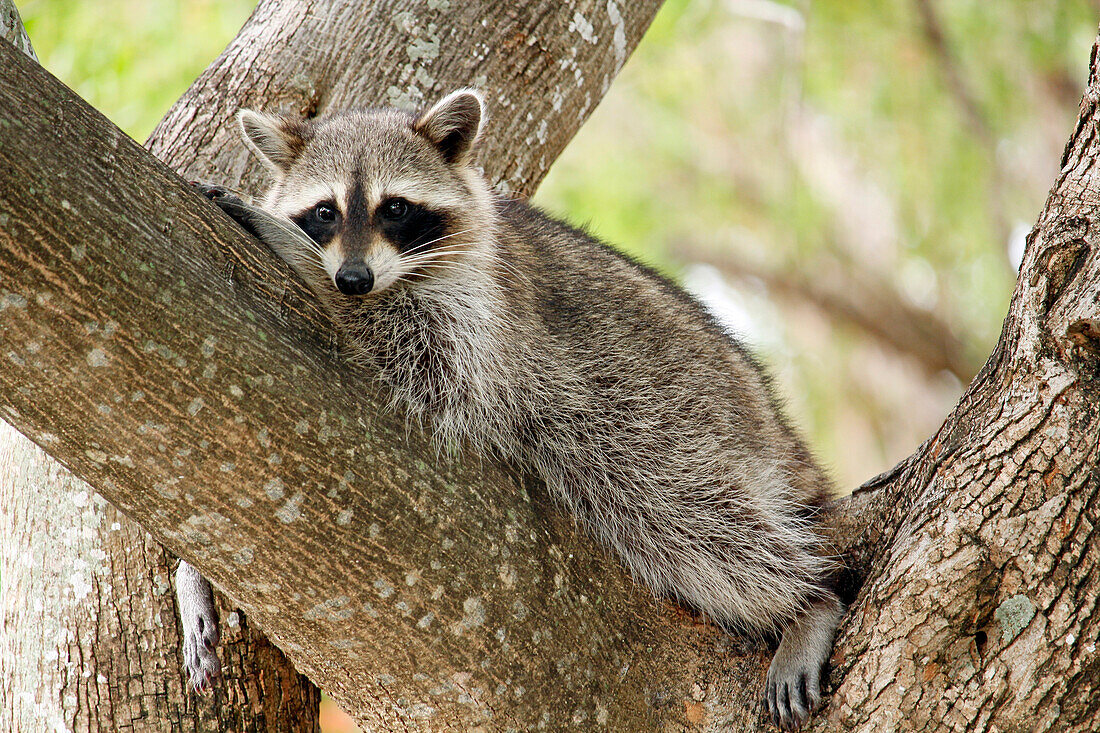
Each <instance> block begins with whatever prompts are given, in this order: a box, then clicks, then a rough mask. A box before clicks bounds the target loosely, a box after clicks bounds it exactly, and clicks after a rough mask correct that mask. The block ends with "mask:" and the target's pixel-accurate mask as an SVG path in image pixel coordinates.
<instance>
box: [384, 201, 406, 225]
mask: <svg viewBox="0 0 1100 733" xmlns="http://www.w3.org/2000/svg"><path fill="white" fill-rule="evenodd" d="M408 213H409V205H408V204H407V203H405V200H404V199H390V200H389V201H385V202H383V203H382V218H384V219H391V220H392V219H404V218H405V214H408Z"/></svg>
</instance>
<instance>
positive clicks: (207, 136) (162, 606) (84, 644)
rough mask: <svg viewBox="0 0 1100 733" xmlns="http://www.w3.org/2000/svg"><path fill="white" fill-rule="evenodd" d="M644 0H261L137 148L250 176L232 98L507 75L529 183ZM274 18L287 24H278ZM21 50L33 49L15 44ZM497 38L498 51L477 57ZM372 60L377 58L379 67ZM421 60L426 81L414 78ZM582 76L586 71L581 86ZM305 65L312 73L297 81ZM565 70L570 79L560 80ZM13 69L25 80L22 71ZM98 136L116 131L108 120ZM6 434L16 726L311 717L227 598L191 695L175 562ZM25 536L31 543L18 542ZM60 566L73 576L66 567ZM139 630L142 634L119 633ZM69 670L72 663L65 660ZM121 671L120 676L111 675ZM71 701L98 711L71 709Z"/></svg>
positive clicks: (446, 84) (651, 6)
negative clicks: (212, 695)
mask: <svg viewBox="0 0 1100 733" xmlns="http://www.w3.org/2000/svg"><path fill="white" fill-rule="evenodd" d="M657 5H658V3H656V2H646V3H637V4H633V5H632V6H631V7H629V8H624V9H622V10H621V11H620V10H619V9H618V8H617V6H616V5H615V4H614V3H612V4H610V5H609V6H607V7H606V8H605V7H603V6H598V5H597V4H594V3H578V4H576V5H575V7H574V8H572V9H571V12H572V14H563V13H562V12H556V6H555V5H553V4H548V3H529V4H528V5H527V6H525V7H517V8H514V9H512V10H510V11H508V12H507V13H505V17H504V18H497V22H496V23H495V25H494V26H493V27H491V28H488V29H487V30H485V31H484V33H483V34H481V35H479V34H477V33H474V34H466V33H465V31H464V30H462V29H465V28H467V27H469V26H475V27H476V19H477V17H479V14H480V13H488V12H489V9H487V8H486V6H483V5H476V4H469V5H466V6H464V7H463V8H461V9H455V10H454V12H449V10H450V8H449V7H448V6H447V4H446V3H423V2H406V3H403V4H400V5H394V4H390V5H388V6H386V7H385V8H382V7H378V8H375V9H374V10H372V11H371V12H364V13H362V14H356V13H351V15H352V17H350V18H348V17H345V16H344V15H343V13H344V11H345V10H347V8H344V9H341V8H339V7H337V8H332V9H330V10H331V12H330V13H329V14H326V12H322V11H318V10H315V9H314V10H310V9H309V8H307V7H306V6H305V5H303V4H301V3H294V2H284V3H275V2H264V3H261V4H260V6H259V7H258V8H257V10H256V12H255V13H254V14H253V17H252V19H251V20H250V21H249V23H248V24H247V25H246V26H245V28H244V29H242V31H241V33H240V34H239V36H238V38H237V39H236V40H235V41H234V43H232V44H231V45H230V47H229V48H227V49H226V52H225V53H223V55H222V56H221V58H220V59H219V60H218V61H216V62H215V63H214V64H213V65H212V66H211V67H210V69H208V70H207V72H206V73H205V74H204V75H203V76H202V77H201V78H200V79H199V80H198V81H197V82H196V83H195V85H194V86H193V87H192V88H191V89H190V90H189V91H188V93H187V94H186V95H185V96H184V97H183V98H182V99H181V100H180V101H179V102H178V103H177V104H176V105H175V107H174V108H173V109H172V110H171V111H170V112H169V114H168V115H167V116H166V117H165V119H164V121H162V123H161V125H160V126H159V127H158V129H157V131H156V132H155V133H154V134H153V136H152V137H151V139H150V141H149V143H148V145H149V147H150V148H151V149H153V150H154V151H155V152H156V153H157V154H158V155H159V156H161V157H162V159H164V160H166V161H171V162H172V163H173V164H174V165H175V166H176V168H177V170H178V171H179V172H181V173H183V174H185V175H188V176H193V177H201V178H203V179H204V180H217V181H221V182H224V183H227V184H231V185H241V186H246V187H251V188H253V190H255V188H256V185H257V182H258V180H259V171H257V170H256V169H254V168H252V167H250V165H249V161H248V159H247V157H246V156H245V155H244V153H243V149H242V148H241V146H240V144H239V141H238V137H237V134H236V132H235V127H234V125H233V124H232V113H233V112H234V111H235V109H236V108H237V107H238V106H243V105H246V104H247V105H252V106H256V107H262V108H271V107H272V106H277V105H281V106H283V107H284V108H287V109H289V110H291V111H297V112H300V113H305V114H315V113H317V112H318V111H319V110H321V109H324V108H327V107H330V106H331V107H335V108H340V107H349V106H356V105H365V104H377V103H379V101H381V102H383V103H385V102H389V103H403V104H406V105H408V104H410V103H422V102H426V101H429V100H430V98H429V97H428V96H427V95H430V94H437V93H441V92H443V91H446V90H448V89H450V88H452V87H456V86H460V85H464V84H469V83H470V81H471V80H474V81H477V82H478V83H479V84H481V85H482V86H484V87H485V88H486V89H487V90H493V89H497V90H498V93H497V94H496V97H497V98H498V99H505V98H506V95H505V94H504V93H502V92H503V90H505V89H506V90H508V91H509V92H510V93H512V94H513V95H521V96H525V97H527V98H526V99H516V101H515V102H512V103H509V104H506V105H505V106H497V108H496V109H495V110H494V122H495V124H497V125H499V126H500V127H501V129H504V130H507V131H508V134H503V133H502V134H500V135H498V136H497V138H496V141H495V144H496V145H498V146H499V150H498V152H497V154H496V155H495V162H494V165H493V166H491V167H490V171H491V172H493V173H494V174H495V175H497V177H498V179H499V180H500V181H501V182H502V183H503V184H505V185H508V186H510V187H511V188H512V189H514V190H516V191H518V192H530V191H532V190H533V189H534V186H535V185H537V183H538V181H539V180H541V178H542V176H543V175H545V173H546V170H547V168H548V166H549V163H550V162H551V161H552V160H553V159H554V157H556V156H557V154H558V152H560V150H561V149H562V148H563V147H564V146H565V144H566V142H568V140H569V138H570V137H571V136H572V134H573V132H575V131H576V129H577V127H578V126H579V125H580V123H581V122H582V121H583V120H584V119H585V118H586V117H587V115H588V113H590V112H591V111H592V109H593V108H594V107H595V104H596V102H598V100H599V98H600V96H601V95H602V93H603V91H605V90H606V88H607V86H608V84H609V82H610V79H611V78H612V77H613V76H614V74H615V72H617V70H618V68H619V67H620V66H621V65H622V63H623V61H624V60H625V58H626V56H627V55H628V54H629V52H630V51H631V50H632V49H633V47H634V46H635V45H636V43H637V41H638V40H639V39H640V37H641V35H642V33H643V31H644V30H645V28H646V26H647V25H648V23H649V21H650V19H651V18H652V16H653V13H654V12H655V10H656V8H657ZM4 10H5V15H4V16H3V19H4V20H5V21H7V20H8V19H9V18H11V20H12V22H11V23H8V22H5V23H4V25H3V29H4V30H5V34H4V35H5V37H7V35H8V34H7V32H6V31H7V29H8V28H11V29H12V31H13V33H14V32H15V31H17V30H21V28H20V27H19V24H18V15H17V14H16V13H15V10H14V7H13V6H8V5H7V4H6V3H5V7H4ZM9 11H10V15H8V14H7V13H8V12H9ZM586 15H587V17H588V18H590V19H591V26H590V27H588V28H587V32H588V33H590V34H591V35H590V36H589V38H588V40H586V41H585V42H584V43H581V44H579V45H576V46H573V45H572V44H571V43H570V42H568V41H567V40H566V39H567V38H568V37H569V36H568V35H567V27H568V25H569V24H570V23H576V22H577V18H580V19H581V21H582V22H584V23H588V22H589V21H588V20H586ZM456 16H457V19H456ZM287 18H297V19H298V21H297V22H296V23H294V24H287V23H285V21H286V19H287ZM379 21H382V22H379ZM436 21H438V22H436ZM334 24H339V26H340V28H341V33H340V36H339V37H338V38H337V37H336V36H334V35H332V34H331V32H330V29H331V27H333V25H334ZM482 27H486V26H482ZM395 28H396V30H397V33H396V34H395V32H394V29H395ZM460 33H461V34H463V35H462V37H461V38H460V35H459V34H460ZM596 34H599V36H597V35H596ZM23 38H25V36H24V37H23ZM318 38H326V39H328V40H329V41H330V42H331V43H335V42H336V41H337V40H339V41H340V42H341V43H345V44H348V45H353V46H355V47H356V48H358V49H359V50H358V51H357V52H354V53H353V52H348V51H347V50H346V49H344V50H342V51H341V64H340V65H339V66H338V67H337V66H334V65H333V64H332V63H331V56H330V55H325V54H321V53H318V51H319V48H318V42H317V39H318ZM601 38H602V42H601V41H600V39H601ZM13 40H17V39H15V38H13ZM478 44H485V45H484V48H483V49H482V47H481V46H480V45H478ZM272 46H274V47H282V48H285V49H287V50H286V52H285V54H284V57H283V58H284V60H283V62H282V63H281V64H277V65H272V64H270V63H269V62H267V61H266V54H267V50H268V49H269V48H270V47H272ZM21 47H22V48H24V49H25V50H27V51H28V52H29V44H23V45H21ZM475 47H476V48H475ZM497 47H500V48H502V49H503V50H505V51H506V53H500V54H491V53H489V50H490V48H497ZM472 48H473V49H475V50H476V51H477V52H478V53H481V54H482V55H483V56H484V57H487V58H482V59H481V62H480V63H478V64H477V67H476V71H477V74H478V75H477V76H473V72H474V69H473V62H472V61H470V59H468V58H467V56H468V52H469V51H470V49H472ZM330 53H335V51H332V52H330ZM303 58H307V59H309V61H308V62H303V61H302V59H303ZM380 68H385V69H388V71H387V72H384V73H380V72H379V69H380ZM13 70H14V69H13ZM414 72H415V74H414ZM426 73H431V74H435V75H437V76H438V81H436V80H434V79H433V80H428V79H426V78H425V77H424V76H423V75H424V74H426ZM582 74H583V75H584V76H586V77H587V78H586V79H585V80H584V81H583V83H577V79H578V78H579V77H580V76H581V75H582ZM310 77H312V78H313V82H312V83H308V84H307V83H305V82H304V80H305V79H307V78H310ZM414 77H415V78H414ZM566 77H568V78H569V79H570V80H571V82H572V83H571V84H569V85H568V86H566V85H565V84H564V82H563V80H564V79H565V78H566ZM12 81H13V82H14V83H16V84H17V85H19V86H20V90H21V91H25V88H23V87H22V86H21V83H22V80H19V79H17V78H15V77H13V78H12ZM230 99H233V100H234V102H233V103H230V102H229V101H228V100H230ZM554 108H558V109H565V110H568V117H567V119H566V118H563V116H562V114H555V116H556V117H558V118H559V120H558V124H556V125H554V126H553V127H549V126H547V125H546V124H539V122H538V121H537V120H542V119H547V118H548V117H549V115H550V114H551V113H552V112H554ZM7 109H9V110H14V109H16V108H15V107H8V108H7ZM535 115H537V117H536V116H535ZM108 134H109V135H111V136H112V137H115V136H117V135H118V133H117V131H115V130H113V129H112V130H111V131H110V132H109V133H108ZM535 141H537V143H538V144H537V145H536V144H532V143H534V142H535ZM521 144H522V145H523V146H524V150H523V151H522V152H521V153H518V154H517V153H516V152H515V151H514V150H513V151H512V152H511V153H506V148H507V147H508V146H511V147H518V146H519V145H521ZM31 195H34V194H33V192H32V193H31ZM6 222H7V217H5V224H6ZM77 247H78V250H79V247H80V245H77ZM260 256H261V257H264V256H265V255H263V254H261V255H260ZM283 276H285V272H284V273H283ZM123 287H125V286H123ZM320 328H324V326H320ZM108 409H109V408H108ZM5 438H6V439H5V441H4V452H3V453H2V454H0V455H2V457H3V465H4V466H6V467H7V470H8V474H9V480H8V481H5V482H3V484H2V485H0V495H2V496H3V498H4V501H3V505H4V506H5V507H6V511H5V514H4V519H5V529H6V530H10V531H6V532H5V535H4V536H5V542H6V543H7V548H6V549H7V551H6V552H5V560H6V563H5V567H4V576H3V577H4V582H5V590H6V591H8V592H6V593H5V602H4V604H3V606H4V618H5V626H6V628H10V629H12V633H11V634H10V639H11V647H10V648H9V655H6V656H8V658H10V659H13V660H14V659H19V660H20V663H19V664H14V663H13V664H11V665H5V666H6V668H7V669H9V670H10V673H9V675H7V679H6V682H5V689H6V691H9V692H11V694H10V695H9V699H11V700H12V701H13V707H12V708H11V709H9V708H8V707H7V706H5V707H4V715H6V716H11V719H12V720H13V721H18V720H22V721H23V723H24V724H25V725H27V726H28V727H36V726H37V724H38V723H40V722H41V721H43V720H49V721H50V722H51V723H52V722H55V721H68V722H69V724H70V725H73V726H78V725H80V724H81V723H82V722H83V723H84V724H86V725H88V726H95V725H96V724H97V722H98V725H99V726H100V727H120V726H122V727H130V726H134V725H142V724H144V725H146V726H148V727H166V726H169V725H171V726H179V725H183V724H185V725H187V726H192V725H193V726H195V727H203V728H204V729H212V730H213V729H222V730H240V729H253V728H268V729H285V728H287V727H291V726H294V727H297V728H301V729H312V728H314V727H315V726H316V702H317V691H316V688H314V687H313V686H312V685H311V684H310V683H309V682H308V681H307V680H305V678H303V677H299V676H298V675H297V674H296V673H295V672H294V670H293V668H292V667H290V665H289V664H288V663H286V661H285V660H283V659H282V657H281V655H280V654H279V652H278V650H276V649H274V647H271V646H270V645H267V644H266V642H265V641H264V640H263V638H262V637H261V636H259V635H258V634H256V633H255V632H254V630H253V629H252V628H251V625H250V624H248V623H247V620H248V617H247V616H242V615H241V614H238V613H235V612H232V610H233V608H234V606H233V605H232V604H228V605H226V606H225V608H224V609H223V619H225V620H226V621H228V627H227V628H226V629H225V630H226V631H227V632H228V637H227V641H229V642H230V643H229V644H228V645H226V646H225V648H224V649H223V650H222V652H221V654H222V656H223V658H229V659H230V660H231V663H230V664H228V665H227V671H228V675H229V679H227V680H226V681H225V683H224V684H225V688H226V689H227V690H228V694H227V695H226V696H224V697H220V698H219V699H218V700H217V704H216V705H215V706H213V707H211V706H198V707H195V706H194V705H193V704H191V703H190V702H189V700H188V698H187V696H186V695H185V693H184V688H183V681H182V678H181V677H180V675H179V664H180V662H179V652H178V639H177V634H178V632H177V630H176V627H175V623H174V619H175V610H174V607H173V603H172V601H171V594H169V593H166V591H167V590H168V581H169V577H170V574H171V573H170V566H171V562H172V560H171V558H170V557H169V556H167V555H166V554H165V553H164V552H163V551H162V550H160V549H159V548H158V546H157V545H156V543H155V542H154V541H153V540H152V538H150V537H149V536H148V535H146V534H145V533H144V532H142V531H141V530H139V529H138V528H137V527H136V525H133V524H132V523H131V522H130V521H129V520H128V519H126V518H125V517H124V516H122V515H120V514H118V513H117V512H116V510H115V509H114V508H113V507H112V506H110V505H109V504H107V503H106V502H105V501H103V500H102V499H100V498H99V497H98V496H94V495H93V493H92V491H91V490H90V488H88V487H87V486H86V485H85V484H83V482H81V481H79V480H78V479H76V478H75V477H72V476H71V475H69V474H68V472H67V471H65V470H64V468H62V467H61V466H60V465H58V464H57V463H56V462H54V461H52V460H51V459H49V458H48V457H47V456H46V454H44V453H42V451H41V450H40V449H38V448H36V447H34V446H33V445H32V444H30V443H29V442H27V441H26V440H25V439H23V438H22V437H21V436H19V435H18V434H17V433H14V431H9V432H8V434H6V436H5ZM74 501H75V502H76V504H75V505H74V503H73V502H74ZM54 545H61V546H64V547H66V548H67V550H68V551H69V552H68V553H67V554H66V555H65V556H64V557H55V558H54V559H53V562H51V563H45V562H34V561H31V562H29V563H28V562H24V560H26V559H30V558H31V557H42V554H41V553H42V552H44V551H45V548H46V547H50V546H54ZM29 547H34V548H37V549H36V550H34V551H33V552H27V551H26V548H29ZM135 550H142V552H140V553H138V552H135ZM73 567H76V568H78V569H80V570H81V571H82V572H80V573H73V575H72V578H70V577H69V576H68V575H64V574H65V573H68V572H70V570H72V568H73ZM58 573H62V574H63V575H64V577H62V578H60V579H59V578H58V577H57V574H58ZM73 578H76V579H77V580H78V581H79V582H78V583H77V584H75V586H74V589H68V588H66V587H65V584H64V582H63V581H68V580H72V579H73ZM112 589H114V590H113V591H112ZM92 591H94V592H92ZM123 591H125V592H123ZM39 594H43V597H44V598H46V599H47V600H46V601H45V602H43V603H40V604H37V606H36V607H35V608H33V609H30V608H26V599H27V598H31V597H38V596H39ZM43 632H48V633H43ZM54 632H56V633H54ZM6 638H8V635H6ZM137 639H141V640H142V641H143V644H142V645H140V646H139V645H137V644H134V643H131V642H133V641H136V640H137ZM55 648H56V651H55ZM74 658H75V659H78V660H79V663H77V662H76V661H74ZM74 667H75V668H78V669H79V670H80V671H81V672H82V675H74V674H71V672H72V670H73V669H74ZM133 670H140V674H137V673H136V672H134V671H133ZM120 678H130V679H129V682H128V683H127V685H126V686H125V687H123V686H122V685H121V683H120V682H119V681H118V680H119V679H120ZM120 688H121V689H120ZM84 715H89V716H93V715H94V718H93V717H89V718H88V719H87V720H86V721H85V720H84V719H83V717H82V716H84ZM31 720H36V721H38V723H31V722H30V721H31ZM183 721H190V722H187V723H184V722H183Z"/></svg>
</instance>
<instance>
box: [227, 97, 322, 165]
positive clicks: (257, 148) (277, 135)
mask: <svg viewBox="0 0 1100 733" xmlns="http://www.w3.org/2000/svg"><path fill="white" fill-rule="evenodd" d="M237 122H238V123H239V124H240V126H241V133H242V134H243V136H244V143H245V145H247V146H248V147H249V149H250V150H251V151H252V152H253V153H255V154H256V156H257V157H258V158H259V159H260V160H261V161H262V162H263V164H264V165H266V166H267V167H268V168H270V169H271V170H273V171H275V172H276V173H283V172H285V171H286V170H287V169H288V168H289V167H290V166H291V164H292V163H293V162H294V160H295V159H296V158H297V157H298V156H299V155H301V153H302V149H303V148H305V146H306V142H308V141H309V138H310V137H311V136H312V134H311V131H310V128H309V123H307V122H306V121H305V120H296V119H293V118H290V117H282V116H279V115H265V114H260V113H259V112H253V111H252V110H250V109H242V110H241V111H240V112H238V113H237Z"/></svg>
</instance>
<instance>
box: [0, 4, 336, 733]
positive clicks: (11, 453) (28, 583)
mask: <svg viewBox="0 0 1100 733" xmlns="http://www.w3.org/2000/svg"><path fill="white" fill-rule="evenodd" d="M0 21H3V27H2V29H0V30H2V31H3V33H2V35H3V36H4V38H5V39H7V40H9V41H12V42H14V43H15V45H16V47H17V48H18V49H19V50H21V51H23V52H24V53H25V54H27V56H29V57H30V58H31V59H35V55H34V52H33V50H32V49H31V46H30V41H29V39H28V38H27V36H26V33H25V31H24V30H23V25H22V21H21V20H20V18H19V14H18V12H17V10H16V9H15V6H14V5H12V4H11V3H10V2H9V0H0ZM179 140H180V144H185V143H186V142H187V138H186V137H181V138H179ZM0 507H3V510H2V511H0V524H2V525H3V530H4V531H3V533H2V534H0V537H2V538H3V539H2V541H0V544H2V545H3V555H2V561H0V563H2V564H0V618H2V619H3V622H2V623H3V629H4V633H3V637H2V638H3V645H2V649H0V654H2V658H3V665H2V669H4V670H5V672H6V673H5V674H4V676H3V682H2V684H3V691H4V694H3V701H4V702H3V704H2V705H0V730H4V731H19V730H27V731H36V730H44V729H46V728H49V729H51V730H54V729H57V730H122V729H125V730H180V729H189V730H196V731H198V730H202V731H261V730H272V731H274V730H279V731H287V730H295V731H314V730H317V728H318V721H319V715H318V713H319V710H318V703H319V701H320V692H319V691H318V690H317V688H316V687H315V686H314V685H313V684H312V683H310V682H309V680H307V679H306V678H305V677H303V676H301V675H299V674H298V673H297V672H296V671H295V670H294V668H293V667H292V666H291V665H290V662H289V661H288V660H287V659H286V657H285V656H284V655H283V654H282V653H281V652H280V651H279V650H278V649H276V648H275V647H274V646H272V645H271V644H270V643H269V642H268V641H267V640H266V639H265V638H264V637H263V635H262V634H261V633H260V632H259V631H258V630H256V629H255V628H253V627H252V626H251V625H250V624H248V622H247V619H245V618H244V617H243V615H242V614H240V613H238V612H235V611H233V609H232V608H231V607H229V606H227V605H226V604H225V603H224V599H221V598H219V599H218V600H219V605H220V606H221V612H222V619H223V620H224V621H223V631H224V633H223V634H222V643H223V651H222V656H223V659H225V660H226V664H225V667H224V674H223V682H222V686H221V687H220V688H219V691H218V694H217V695H216V696H214V697H213V698H210V699H200V698H196V697H195V696H194V695H192V694H189V692H188V690H187V688H186V682H185V677H184V676H183V675H182V674H181V658H180V653H179V645H180V634H179V630H178V626H177V623H178V619H179V616H178V613H177V611H176V607H175V602H174V596H173V594H172V593H171V577H172V570H173V567H172V566H173V565H174V558H172V557H171V556H169V555H168V553H166V552H165V551H164V549H163V548H162V547H161V546H160V545H159V544H158V543H156V542H155V541H154V540H153V538H152V537H151V536H150V535H149V534H148V533H147V532H145V531H144V530H142V529H141V528H140V527H139V526H138V525H137V524H136V523H135V522H134V521H133V520H131V519H130V518H128V517H126V516H124V515H122V514H121V513H120V512H119V511H118V510H117V509H115V508H114V507H113V506H111V505H110V504H109V503H108V502H107V501H106V500H104V499H103V498H102V497H101V496H99V495H98V494H95V493H94V492H93V490H92V489H91V487H89V486H88V485H87V484H86V483H84V482H83V481H81V480H80V479H78V478H76V477H75V476H73V475H72V474H70V473H69V472H68V471H67V470H66V469H65V468H64V467H63V466H62V465H61V464H59V463H58V462H57V461H55V460H54V459H52V458H50V457H49V456H48V455H47V454H46V453H45V452H43V451H42V450H41V449H40V448H38V447H37V446H36V445H34V444H33V443H31V442H30V441H29V440H27V439H26V438H25V437H24V436H23V435H20V434H19V433H18V432H16V431H15V430H14V429H12V428H11V427H10V426H9V425H7V423H3V422H0Z"/></svg>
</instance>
